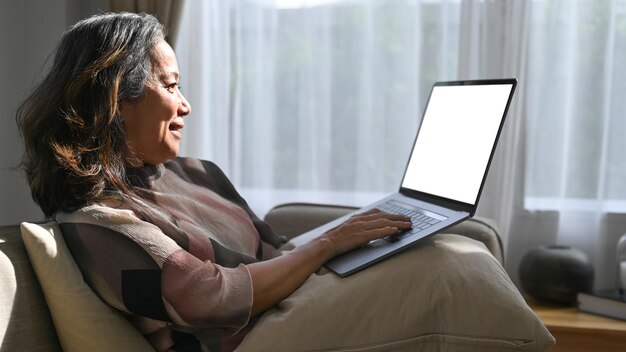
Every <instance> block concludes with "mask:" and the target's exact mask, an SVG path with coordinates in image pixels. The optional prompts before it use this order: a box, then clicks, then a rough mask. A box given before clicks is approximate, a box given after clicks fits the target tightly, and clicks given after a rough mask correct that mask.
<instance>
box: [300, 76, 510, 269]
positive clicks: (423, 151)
mask: <svg viewBox="0 0 626 352" xmlns="http://www.w3.org/2000/svg"><path fill="white" fill-rule="evenodd" d="M516 85H517V80H516V79H493V80H470V81H450V82H436V83H435V84H434V85H433V87H432V89H431V91H430V97H429V99H428V102H427V104H426V108H425V109H424V114H423V117H422V121H421V123H420V127H419V128H418V132H417V136H416V138H415V142H414V144H413V149H412V152H411V155H410V157H409V160H408V163H407V166H406V170H405V172H404V177H403V178H402V182H401V184H400V187H399V190H398V192H396V193H394V194H391V195H389V196H387V197H385V198H383V199H381V200H379V201H377V202H374V203H372V204H370V205H368V206H366V207H364V208H361V209H359V210H357V211H355V212H352V213H350V214H347V215H346V216H343V217H341V218H339V219H337V220H334V221H332V222H330V223H328V224H325V225H323V226H321V227H318V228H315V229H313V230H311V231H309V232H307V233H305V234H303V235H301V236H299V237H297V238H296V239H294V240H293V242H294V243H295V244H296V245H298V244H302V243H305V242H308V241H310V240H311V239H313V238H315V237H317V236H319V235H321V234H323V233H325V232H326V231H328V230H330V229H332V228H334V227H336V226H338V225H340V224H342V223H343V222H345V221H346V220H348V219H349V218H350V217H351V216H353V215H355V214H358V213H361V212H365V211H368V210H370V209H372V208H378V209H381V210H383V211H387V212H391V213H400V214H405V215H408V216H410V217H411V222H412V225H413V226H412V228H411V229H410V230H407V231H404V232H399V233H398V234H396V235H393V236H389V237H386V238H384V239H378V240H375V241H371V242H370V243H369V244H367V245H365V246H362V247H359V248H357V249H354V250H352V251H350V252H347V253H344V254H342V255H339V256H337V257H335V258H333V259H331V260H330V261H328V262H327V263H326V264H325V266H326V267H327V268H328V269H330V270H331V271H333V272H335V273H337V274H338V275H339V276H342V277H344V276H348V275H351V274H353V273H355V272H357V271H359V270H362V269H364V268H366V267H368V266H370V265H372V264H374V263H376V262H378V261H381V260H383V259H385V258H387V257H389V256H391V255H393V254H394V253H397V252H399V251H401V250H403V249H405V248H407V247H408V246H411V245H413V244H415V243H416V242H417V241H420V240H422V239H424V238H427V237H430V236H432V235H435V234H437V233H440V232H441V231H443V230H445V229H447V228H448V227H450V226H453V225H455V224H458V223H459V222H462V221H464V220H466V219H468V218H470V217H472V216H474V213H475V212H476V208H477V206H478V200H479V198H480V194H481V191H482V188H483V185H484V183H485V179H486V177H487V171H488V170H489V165H490V164H491V160H492V158H493V155H494V152H495V148H496V144H497V142H498V137H499V136H500V132H501V131H502V126H503V124H504V118H505V116H506V114H507V111H508V109H509V105H510V104H511V99H512V98H513V92H514V91H515V87H516Z"/></svg>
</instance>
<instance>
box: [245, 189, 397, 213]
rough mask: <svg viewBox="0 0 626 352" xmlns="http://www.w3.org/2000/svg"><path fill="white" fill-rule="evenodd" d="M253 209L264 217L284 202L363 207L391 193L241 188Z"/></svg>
mask: <svg viewBox="0 0 626 352" xmlns="http://www.w3.org/2000/svg"><path fill="white" fill-rule="evenodd" d="M239 193H240V194H241V195H242V196H243V198H244V199H245V200H246V201H247V202H248V204H249V205H250V207H251V208H252V211H254V213H255V214H257V216H258V217H259V218H261V219H262V218H263V217H264V216H265V214H267V213H268V212H269V211H270V210H271V209H272V208H273V207H275V206H277V205H279V204H284V203H319V204H333V205H344V206H353V207H362V206H365V205H368V204H370V203H373V202H375V201H377V200H379V199H381V198H383V197H385V196H387V195H388V194H389V193H383V192H346V191H316V190H298V189H270V188H265V189H261V188H239Z"/></svg>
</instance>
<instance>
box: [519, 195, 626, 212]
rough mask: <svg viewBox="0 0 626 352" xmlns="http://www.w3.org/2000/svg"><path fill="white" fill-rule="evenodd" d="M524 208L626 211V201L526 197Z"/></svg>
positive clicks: (573, 210)
mask: <svg viewBox="0 0 626 352" xmlns="http://www.w3.org/2000/svg"><path fill="white" fill-rule="evenodd" d="M524 209H526V210H531V211H572V212H577V211H578V212H601V213H626V201H623V200H610V199H605V200H598V199H583V198H556V197H554V198H549V197H526V198H524Z"/></svg>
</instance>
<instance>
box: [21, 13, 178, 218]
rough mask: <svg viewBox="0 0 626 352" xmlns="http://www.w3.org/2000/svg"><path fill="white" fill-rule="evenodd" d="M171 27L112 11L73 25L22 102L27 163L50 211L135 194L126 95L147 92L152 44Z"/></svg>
mask: <svg viewBox="0 0 626 352" xmlns="http://www.w3.org/2000/svg"><path fill="white" fill-rule="evenodd" d="M163 38H165V29H164V28H163V26H162V25H161V24H160V23H159V22H158V21H157V19H156V18H154V17H153V16H151V15H147V14H131V13H120V14H114V13H106V14H99V15H95V16H93V17H90V18H87V19H85V20H82V21H80V22H78V23H76V24H75V25H74V26H72V27H70V29H69V30H67V31H66V32H65V33H64V34H63V37H62V38H61V40H60V41H59V43H58V45H57V47H56V51H55V54H54V60H53V63H52V68H51V69H50V71H49V72H48V74H47V75H46V76H45V77H44V79H43V80H42V81H41V83H39V85H38V86H37V87H36V89H35V90H34V91H33V93H32V94H31V95H30V96H29V97H28V98H27V99H26V100H25V101H24V103H23V104H22V105H21V106H20V107H19V109H18V111H17V115H16V120H17V124H18V127H19V130H20V133H21V135H22V139H23V141H24V144H25V152H24V156H23V159H22V167H23V169H24V170H25V173H26V177H27V179H28V183H29V185H30V189H31V192H32V197H33V199H34V200H35V202H36V203H37V204H38V205H39V206H40V207H41V209H42V210H43V212H44V214H45V215H46V217H48V218H49V217H52V216H53V215H54V214H55V213H57V212H59V211H73V210H76V209H78V208H80V207H81V206H84V205H87V204H92V203H94V202H96V201H98V200H101V199H103V198H104V197H105V196H106V195H107V194H111V193H110V192H108V191H113V194H119V193H120V192H121V193H122V194H125V193H129V192H130V193H132V190H131V187H130V186H129V182H128V179H127V175H126V167H127V165H129V164H131V163H132V156H131V155H130V154H129V153H128V150H127V141H126V136H125V130H124V125H123V122H122V120H121V118H120V114H119V104H120V103H121V102H122V101H132V100H134V99H137V98H138V97H140V96H141V95H142V94H143V91H144V86H145V84H146V81H147V80H148V79H149V78H150V73H151V67H152V66H151V61H150V50H151V49H152V48H153V47H154V46H155V44H156V43H157V42H158V40H159V39H163Z"/></svg>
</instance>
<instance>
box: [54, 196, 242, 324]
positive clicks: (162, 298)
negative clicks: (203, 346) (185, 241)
mask: <svg viewBox="0 0 626 352" xmlns="http://www.w3.org/2000/svg"><path fill="white" fill-rule="evenodd" d="M57 221H58V222H59V223H60V225H61V228H62V231H63V235H64V238H65V239H66V242H67V243H68V247H69V249H70V251H71V252H72V255H73V256H74V258H75V259H76V262H77V264H78V265H79V267H80V269H81V271H82V272H83V276H84V277H85V280H86V281H87V283H88V284H90V286H91V287H92V288H93V289H94V291H96V293H97V294H98V295H100V297H102V298H103V300H105V301H106V302H107V303H109V304H110V305H112V306H114V307H116V308H118V309H121V310H123V311H126V312H129V313H131V314H134V315H138V316H142V317H146V318H149V319H154V320H159V321H165V322H170V323H173V324H175V325H178V326H188V327H198V328H219V329H226V330H231V329H232V330H233V331H237V330H239V329H241V328H243V327H245V326H246V325H247V324H248V322H249V320H250V315H251V309H252V282H251V278H250V273H249V271H248V269H247V267H246V266H245V265H244V264H240V265H238V266H236V267H232V268H227V267H223V266H220V265H218V264H215V260H214V258H213V260H200V259H199V258H197V257H195V256H193V255H192V254H190V253H189V252H188V251H186V250H185V249H183V248H182V247H180V246H179V245H178V244H177V243H176V242H175V241H174V240H172V239H171V238H169V237H168V236H166V235H165V234H164V233H163V232H162V231H161V230H160V229H159V228H158V227H157V226H155V225H153V224H151V223H148V222H145V221H142V220H141V219H139V218H138V217H137V216H135V214H134V213H133V212H132V211H130V210H124V209H113V208H109V207H106V206H101V205H92V206H88V207H85V208H83V209H80V210H79V211H76V212H73V213H70V214H59V215H57ZM206 251H208V252H209V253H211V252H212V248H206Z"/></svg>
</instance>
